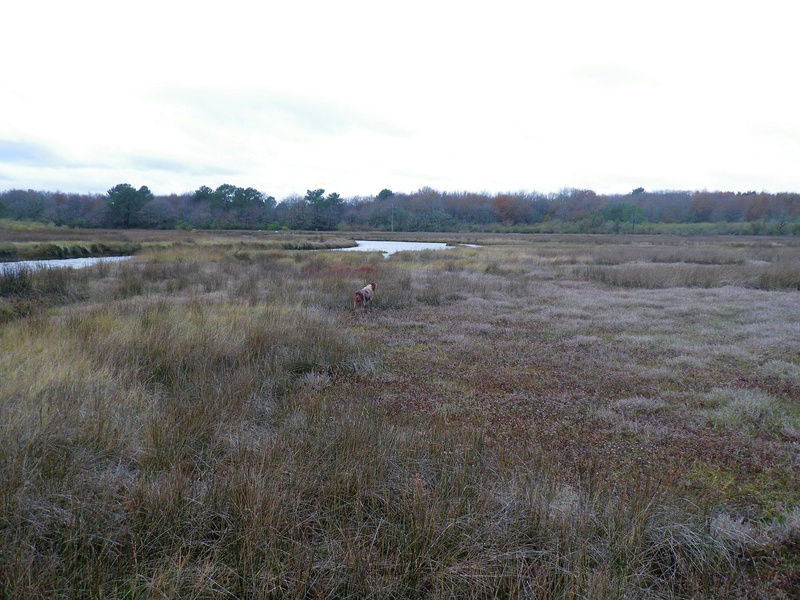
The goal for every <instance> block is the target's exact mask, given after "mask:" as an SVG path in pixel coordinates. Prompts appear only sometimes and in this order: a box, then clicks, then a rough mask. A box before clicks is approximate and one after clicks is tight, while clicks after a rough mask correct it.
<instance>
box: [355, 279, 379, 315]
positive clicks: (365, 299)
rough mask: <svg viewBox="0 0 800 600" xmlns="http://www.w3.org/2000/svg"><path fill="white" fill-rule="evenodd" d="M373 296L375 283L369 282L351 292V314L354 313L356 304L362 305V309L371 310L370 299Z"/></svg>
mask: <svg viewBox="0 0 800 600" xmlns="http://www.w3.org/2000/svg"><path fill="white" fill-rule="evenodd" d="M374 297H375V284H374V283H370V284H369V285H365V286H364V287H363V288H361V289H360V290H358V291H357V292H356V293H355V294H353V314H356V309H357V308H358V305H359V304H360V305H361V306H363V307H364V310H365V311H366V310H367V309H369V310H372V299H373V298H374Z"/></svg>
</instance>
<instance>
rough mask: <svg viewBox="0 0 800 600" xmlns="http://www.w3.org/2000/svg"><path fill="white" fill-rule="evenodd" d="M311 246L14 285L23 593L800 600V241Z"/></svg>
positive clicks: (12, 529) (200, 244) (211, 252)
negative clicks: (339, 249)
mask: <svg viewBox="0 0 800 600" xmlns="http://www.w3.org/2000/svg"><path fill="white" fill-rule="evenodd" d="M181 235H183V234H181ZM451 237H452V236H451ZM290 241H292V240H282V239H279V238H275V239H261V238H260V237H259V236H254V237H253V238H244V237H243V236H242V235H241V234H237V236H235V237H231V238H215V239H213V240H206V239H198V238H192V239H173V240H170V239H159V240H148V241H146V242H144V246H143V249H142V251H141V252H140V253H139V255H138V256H137V257H136V258H134V259H133V260H131V261H128V262H126V263H124V264H117V265H101V266H98V267H92V268H89V269H86V270H82V271H67V272H65V273H64V274H62V275H53V274H44V275H42V277H45V278H46V277H62V278H63V281H62V282H61V283H60V284H58V285H56V284H50V285H51V288H52V289H56V290H62V291H61V292H59V293H53V294H52V295H51V296H49V297H48V296H46V294H44V293H43V291H42V290H43V289H44V286H45V284H44V283H42V282H41V281H38V280H37V281H33V282H29V286H28V288H26V289H27V291H19V290H18V289H16V288H13V287H11V286H7V287H5V288H3V290H4V291H3V292H2V294H3V295H2V301H4V302H6V303H11V302H18V301H21V300H20V298H23V297H41V298H49V299H47V300H46V301H45V300H42V301H41V302H40V303H39V304H37V305H36V306H32V307H31V309H30V310H29V311H28V312H27V313H25V316H23V317H22V318H19V316H18V315H17V317H15V318H13V319H10V320H9V321H8V322H6V323H5V324H4V325H2V326H1V327H2V328H0V374H2V379H0V382H1V385H0V582H2V583H1V584H0V585H2V586H3V587H2V591H3V594H4V595H5V596H8V597H53V596H61V597H87V596H88V597H101V596H105V597H151V596H164V597H211V596H222V597H224V596H232V597H374V598H389V597H396V598H401V597H402V598H417V597H440V598H441V597H475V598H485V597H495V596H499V597H543V598H580V597H598V598H599V597H602V598H653V597H658V598H691V597H715V598H738V597H748V596H755V597H757V596H758V595H762V596H767V597H774V598H791V597H795V596H796V595H797V592H798V586H800V579H799V578H798V576H797V572H798V568H799V567H800V554H798V552H800V487H798V483H797V478H796V471H797V467H798V461H800V455H798V447H799V446H798V444H800V405H798V401H797V399H798V398H800V302H799V301H798V291H797V287H796V277H797V274H796V270H797V261H798V255H800V247H798V246H796V245H787V244H786V243H785V242H784V241H781V243H780V244H779V243H777V242H775V241H771V240H759V241H758V242H755V241H750V240H744V241H743V240H742V239H737V240H735V242H736V243H732V242H731V239H730V238H707V239H695V238H693V239H692V241H691V243H690V244H689V243H686V242H685V241H681V240H678V239H673V238H654V239H650V240H648V239H644V238H636V239H631V238H621V237H590V236H585V237H569V236H560V237H557V238H555V237H548V236H507V237H504V236H485V237H482V238H475V236H470V237H469V238H466V237H458V238H453V239H451V238H447V237H446V238H442V241H452V242H459V241H462V242H470V243H476V242H477V243H483V247H481V248H468V247H459V248H453V249H450V250H444V251H423V252H413V253H412V252H407V253H398V254H396V255H394V256H393V257H391V258H390V259H384V258H382V257H381V256H379V255H377V254H361V253H336V252H309V251H301V250H293V249H286V248H285V247H283V246H278V245H277V243H283V242H287V243H288V242H290ZM294 241H296V242H299V243H300V244H301V245H300V246H297V247H304V246H302V244H304V243H305V241H303V240H294ZM307 241H308V242H309V243H322V244H326V243H333V244H342V245H344V244H346V242H347V236H342V237H341V238H340V239H328V238H327V236H326V238H324V239H321V240H320V239H318V238H314V237H313V236H312V237H310V238H309V239H308V240H307ZM139 242H141V240H139ZM268 242H269V243H268ZM272 242H275V243H276V244H272ZM687 266H700V267H703V268H705V271H704V272H703V276H702V277H698V276H697V274H696V273H694V272H693V271H692V270H691V268H689V267H687ZM676 267H677V268H676ZM684 267H686V268H684ZM645 270H646V276H645V275H643V274H642V273H643V272H645ZM367 281H375V282H377V284H378V289H377V298H376V303H375V310H374V311H373V313H371V314H369V315H362V314H358V315H357V316H355V317H353V315H352V314H351V309H352V304H351V294H352V292H353V291H354V290H356V289H358V288H359V287H361V286H362V285H364V283H366V282H367ZM26 294H27V296H26Z"/></svg>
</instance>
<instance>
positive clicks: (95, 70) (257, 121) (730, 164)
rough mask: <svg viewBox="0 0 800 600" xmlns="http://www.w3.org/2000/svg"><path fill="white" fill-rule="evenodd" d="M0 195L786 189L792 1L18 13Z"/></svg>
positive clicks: (793, 106) (793, 110) (797, 162)
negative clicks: (129, 189) (124, 187)
mask: <svg viewBox="0 0 800 600" xmlns="http://www.w3.org/2000/svg"><path fill="white" fill-rule="evenodd" d="M8 4H10V6H5V7H4V8H3V9H2V13H3V21H4V24H5V26H4V27H3V32H2V35H0V65H1V66H0V191H2V190H9V189H35V190H48V191H64V192H77V193H105V192H106V191H107V190H108V189H110V188H111V187H113V186H115V185H117V184H119V183H129V184H131V185H133V186H134V187H137V188H138V187H140V186H143V185H146V186H147V187H149V188H150V190H151V191H152V192H153V193H155V194H157V195H162V194H171V193H178V194H180V193H185V192H191V191H194V190H196V189H197V188H199V187H200V186H204V185H205V186H208V187H211V188H216V187H217V186H219V185H221V184H223V183H228V184H232V185H235V186H239V187H253V188H256V189H258V190H259V191H261V192H263V193H265V194H268V195H271V196H274V197H275V198H276V199H278V200H282V199H284V198H287V197H290V196H293V195H295V194H299V195H304V194H305V193H306V190H310V189H318V188H323V189H325V190H326V191H327V192H328V193H331V192H337V193H339V194H340V195H342V196H343V197H353V196H372V195H376V194H377V193H378V192H380V191H381V190H382V189H386V188H388V189H391V190H393V191H395V192H408V193H410V192H414V191H416V190H418V189H421V188H423V187H432V188H434V189H437V190H440V191H470V192H488V193H502V192H516V191H535V192H540V193H552V192H556V191H558V190H561V189H564V188H581V189H591V190H594V191H595V192H597V193H601V194H615V193H620V194H624V193H627V192H630V191H631V190H633V189H634V188H638V187H643V188H645V189H646V190H648V191H656V190H702V189H708V190H721V191H742V192H744V191H750V190H754V191H767V192H772V193H776V192H783V191H793V192H800V110H798V108H797V107H798V96H799V95H800V94H798V92H800V75H798V74H799V73H800V69H798V57H800V54H798V51H797V48H796V23H797V9H796V8H795V7H794V5H795V3H794V2H793V0H780V1H778V0H760V1H759V2H752V1H747V2H744V1H739V0H727V1H717V0H671V1H669V2H666V1H647V0H560V1H558V2H556V1H554V0H547V1H539V0H528V1H510V0H492V2H488V1H484V2H473V1H471V0H461V1H450V0H424V1H418V0H406V1H404V2H380V1H378V0H372V1H371V2H366V1H360V0H337V1H335V2H333V1H330V0H327V1H318V0H293V1H292V2H285V1H281V2H275V1H273V0H262V1H261V2H254V1H243V0H226V1H225V2H207V3H206V2H196V1H195V2H186V1H183V0H157V1H153V0H139V1H137V2H125V3H122V2H111V1H108V0H102V1H94V0H72V1H70V2H64V1H63V0H25V1H24V2H23V1H22V0H14V1H13V2H10V3H8Z"/></svg>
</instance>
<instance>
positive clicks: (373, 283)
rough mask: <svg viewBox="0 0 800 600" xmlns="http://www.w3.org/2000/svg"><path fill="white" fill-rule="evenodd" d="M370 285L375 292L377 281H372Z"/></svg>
mask: <svg viewBox="0 0 800 600" xmlns="http://www.w3.org/2000/svg"><path fill="white" fill-rule="evenodd" d="M369 285H370V287H371V288H372V291H373V292H374V291H375V282H372V283H370V284H369Z"/></svg>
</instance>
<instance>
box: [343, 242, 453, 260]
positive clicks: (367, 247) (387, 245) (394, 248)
mask: <svg viewBox="0 0 800 600" xmlns="http://www.w3.org/2000/svg"><path fill="white" fill-rule="evenodd" d="M355 242H356V244H358V246H356V247H355V248H338V250H340V251H342V252H383V254H384V258H387V257H389V256H391V255H392V254H394V253H395V252H402V251H403V250H446V249H447V248H454V246H448V245H447V244H445V243H442V242H385V241H377V240H372V241H370V240H355Z"/></svg>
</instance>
